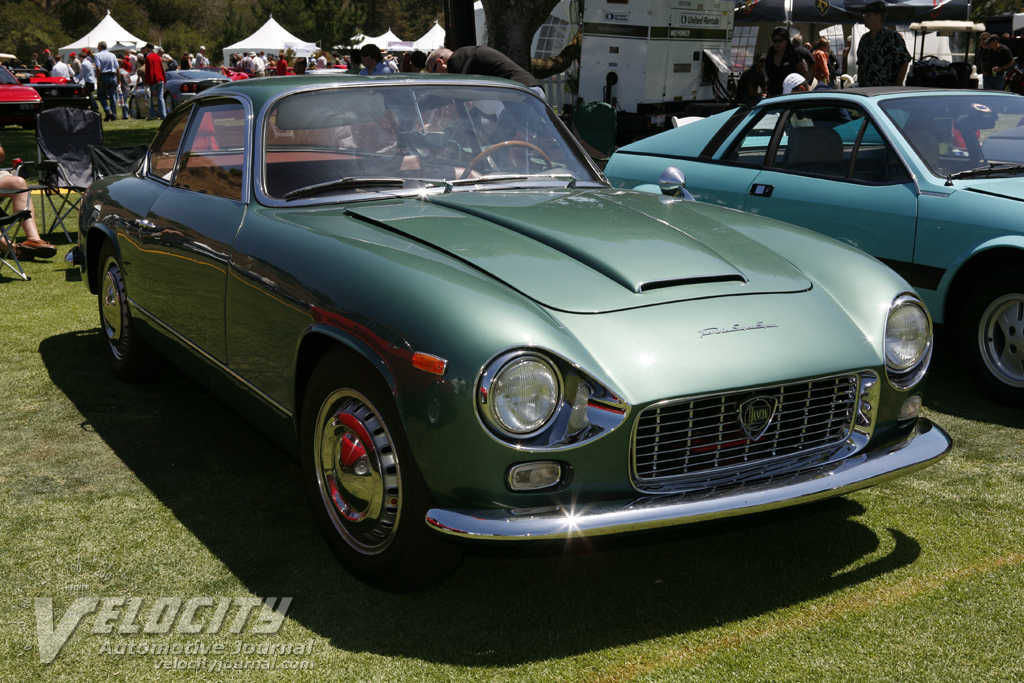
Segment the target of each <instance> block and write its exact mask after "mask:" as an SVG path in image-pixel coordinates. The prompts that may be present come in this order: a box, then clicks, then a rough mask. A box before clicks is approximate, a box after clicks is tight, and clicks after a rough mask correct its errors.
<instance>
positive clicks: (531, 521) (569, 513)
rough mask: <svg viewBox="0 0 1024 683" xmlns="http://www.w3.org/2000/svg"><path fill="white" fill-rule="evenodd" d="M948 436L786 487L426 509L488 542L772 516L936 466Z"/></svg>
mask: <svg viewBox="0 0 1024 683" xmlns="http://www.w3.org/2000/svg"><path fill="white" fill-rule="evenodd" d="M951 445H952V443H951V441H950V438H949V435H948V434H946V433H945V432H944V431H943V430H942V429H941V428H939V427H938V426H936V425H934V424H932V422H931V421H930V420H927V419H925V418H919V419H918V420H917V422H916V423H915V425H914V428H913V431H912V432H911V433H910V434H909V435H908V436H907V437H906V438H905V439H903V440H901V441H897V442H894V443H889V444H886V445H884V446H881V447H879V448H877V449H875V450H873V451H869V452H864V453H859V454H857V455H854V456H852V457H850V458H848V459H846V460H843V461H841V462H838V463H835V464H834V465H832V466H829V467H826V468H824V469H819V470H815V471H813V472H810V473H808V474H807V475H805V476H803V477H800V478H798V479H795V480H791V481H789V482H787V483H786V484H785V485H768V486H766V487H762V488H758V487H756V486H753V487H749V488H739V489H733V490H731V491H728V492H725V493H723V494H721V495H715V494H711V495H688V494H678V495H669V496H644V497H641V498H635V499H632V500H621V501H609V502H601V503H596V504H594V505H590V506H581V507H579V508H576V509H573V508H571V507H567V506H552V507H550V508H545V509H539V510H538V511H537V512H536V513H535V514H532V515H529V514H523V511H518V512H516V513H514V512H513V511H512V510H507V509H502V510H449V509H441V508H434V509H431V510H428V511H427V515H426V523H427V524H428V525H429V526H431V527H433V528H435V529H437V530H438V531H440V532H443V533H446V534H451V535H453V536H458V537H462V538H473V539H481V540H525V539H565V538H573V537H578V536H598V535H604V534H613V533H621V532H627V531H638V530H641V529H654V528H659V527H667V526H674V525H678V524H689V523H692V522H700V521H705V520H711V519H720V518H724V517H733V516H737V515H743V514H749V513H753V512H761V511H765V510H773V509H776V508H781V507H787V506H790V505H797V504H800V503H809V502H812V501H816V500H821V499H824V498H830V497H833V496H839V495H843V494H845V493H849V492H851V491H856V490H858V489H862V488H866V487H868V486H874V485H875V484H880V483H882V482H885V481H888V480H890V479H894V478H896V477H900V476H903V475H906V474H910V473H912V472H916V471H917V470H920V469H923V468H925V467H928V466H929V465H932V464H934V463H935V462H937V461H938V460H940V459H941V458H942V457H943V456H945V455H946V454H947V453H948V452H949V449H950V447H951Z"/></svg>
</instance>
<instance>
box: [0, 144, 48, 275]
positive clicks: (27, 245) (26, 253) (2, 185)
mask: <svg viewBox="0 0 1024 683" xmlns="http://www.w3.org/2000/svg"><path fill="white" fill-rule="evenodd" d="M3 160H4V146H3V144H2V143H0V162H2V161H3ZM26 190H28V183H26V182H25V179H24V178H22V177H20V176H16V175H14V174H13V173H11V172H10V171H4V170H0V198H3V197H10V198H11V206H12V208H13V209H14V211H13V213H18V212H20V211H24V210H25V209H28V210H29V211H31V210H32V202H31V201H30V200H31V195H30V193H29V192H26ZM11 193H14V194H11ZM21 227H22V229H24V231H25V238H26V239H25V241H24V242H22V243H21V244H15V245H13V251H14V255H15V256H17V257H18V260H22V259H30V258H36V257H39V258H50V257H51V256H54V255H55V254H56V253H57V248H56V247H54V246H53V245H52V244H50V243H49V242H47V241H45V240H43V239H42V238H41V237H40V236H39V230H38V229H37V228H36V220H35V218H33V217H32V216H29V217H28V218H26V219H25V220H23V221H22V222H21ZM11 248H12V245H11V244H10V243H9V242H8V241H7V240H5V239H3V238H0V254H6V253H7V252H8V250H10V249H11Z"/></svg>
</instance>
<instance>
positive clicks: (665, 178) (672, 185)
mask: <svg viewBox="0 0 1024 683" xmlns="http://www.w3.org/2000/svg"><path fill="white" fill-rule="evenodd" d="M658 187H659V188H660V189H661V193H662V194H663V195H665V196H666V197H678V198H680V199H685V200H687V201H691V202H692V201H693V195H692V194H690V193H689V192H687V190H686V175H685V174H684V173H683V172H682V171H681V170H680V169H679V168H677V167H675V166H669V167H668V168H666V169H665V170H664V171H662V172H661V177H660V178H658Z"/></svg>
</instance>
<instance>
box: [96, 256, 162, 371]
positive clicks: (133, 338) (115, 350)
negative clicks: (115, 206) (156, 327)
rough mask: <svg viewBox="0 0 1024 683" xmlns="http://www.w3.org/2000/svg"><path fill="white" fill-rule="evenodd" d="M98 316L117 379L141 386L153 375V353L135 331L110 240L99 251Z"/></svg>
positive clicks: (111, 367)
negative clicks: (139, 383) (142, 382)
mask: <svg viewBox="0 0 1024 683" xmlns="http://www.w3.org/2000/svg"><path fill="white" fill-rule="evenodd" d="M99 262H100V264H101V267H100V272H99V287H98V289H99V293H98V297H97V298H98V300H99V312H100V329H101V330H102V334H103V349H104V351H105V354H104V355H105V356H106V357H107V363H108V365H110V369H111V370H113V372H114V375H115V376H116V377H117V378H118V379H120V380H123V381H125V382H141V381H145V380H147V379H149V378H150V377H152V375H153V369H154V364H153V360H154V359H153V351H152V350H151V349H150V347H149V345H148V344H146V342H144V341H143V340H142V339H141V338H140V337H139V334H138V331H137V330H136V328H135V321H134V320H133V319H132V314H131V310H130V309H129V307H128V292H127V290H126V288H125V283H124V267H123V266H122V264H121V259H120V258H118V255H117V251H116V250H115V249H114V245H113V244H112V243H111V242H110V241H109V240H108V241H105V242H104V243H103V248H102V249H100V259H99Z"/></svg>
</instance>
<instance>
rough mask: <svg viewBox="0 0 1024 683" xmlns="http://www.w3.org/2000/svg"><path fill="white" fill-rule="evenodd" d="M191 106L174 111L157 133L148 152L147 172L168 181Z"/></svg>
mask: <svg viewBox="0 0 1024 683" xmlns="http://www.w3.org/2000/svg"><path fill="white" fill-rule="evenodd" d="M191 110H192V108H191V107H184V108H183V110H181V111H178V112H175V114H174V115H172V116H171V117H170V118H169V119H168V121H167V123H166V124H164V126H163V127H162V128H161V129H160V132H158V133H157V136H156V139H155V140H154V141H153V147H152V148H151V149H150V152H149V174H150V175H152V176H156V177H158V178H161V179H163V180H166V181H168V182H170V180H171V175H172V174H173V173H174V162H175V161H177V160H178V148H179V147H181V139H182V138H183V137H184V136H185V126H187V125H188V114H189V112H190V111H191Z"/></svg>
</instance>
